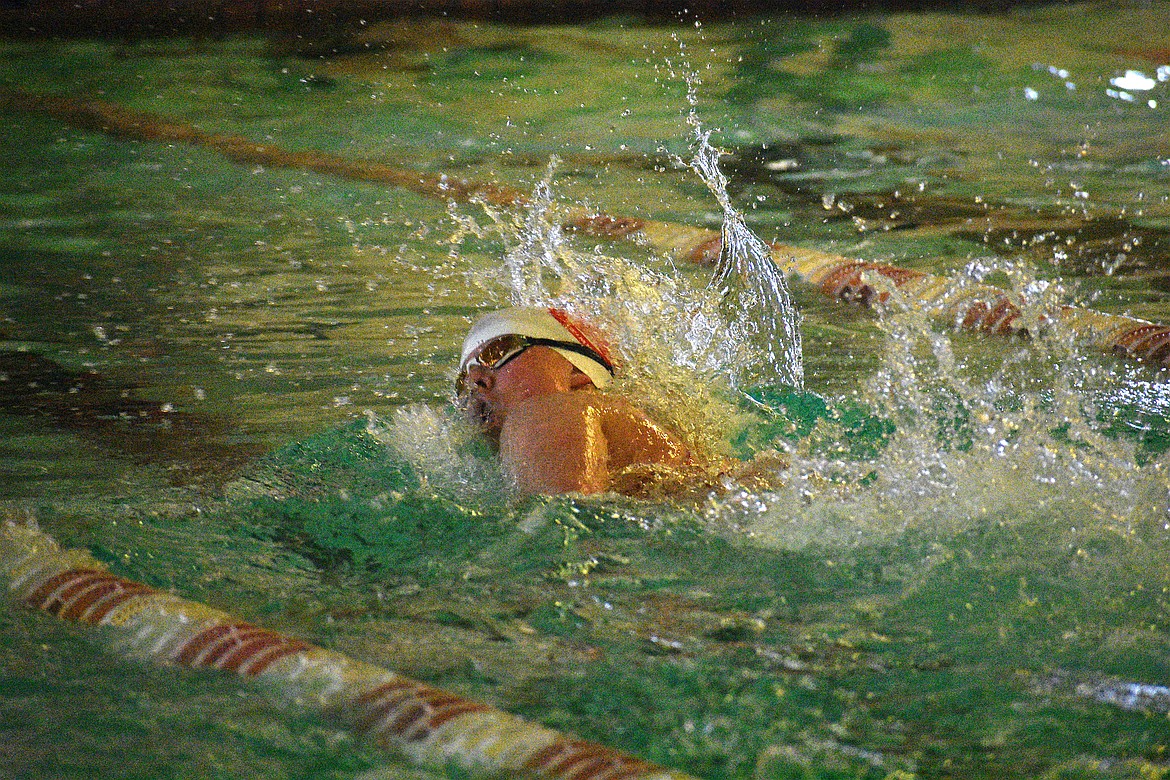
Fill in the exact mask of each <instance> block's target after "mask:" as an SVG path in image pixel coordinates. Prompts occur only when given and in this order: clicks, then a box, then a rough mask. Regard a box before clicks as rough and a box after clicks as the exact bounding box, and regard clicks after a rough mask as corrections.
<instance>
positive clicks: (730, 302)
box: [690, 111, 804, 389]
mask: <svg viewBox="0 0 1170 780" xmlns="http://www.w3.org/2000/svg"><path fill="white" fill-rule="evenodd" d="M690 122H691V125H692V127H693V128H694V133H695V142H694V145H693V152H694V153H693V156H692V158H691V162H690V167H691V169H692V170H693V171H695V173H697V174H698V175H699V177H700V178H701V179H702V180H703V182H704V184H706V185H707V189H709V190H710V191H711V193H712V194H713V195H714V196H715V199H716V200H717V201H718V202H719V205H720V207H721V208H722V209H723V226H722V244H721V247H720V252H719V263H718V265H717V266H716V268H715V274H714V276H713V277H712V280H711V288H712V289H713V290H715V291H716V293H717V294H718V295H719V298H720V300H721V306H720V310H721V311H722V312H723V315H724V317H725V319H726V321H727V325H728V328H729V330H730V331H731V333H732V334H733V337H734V340H735V341H736V342H738V343H742V344H745V345H748V346H749V349H747V350H744V354H742V355H740V356H738V358H739V359H738V360H736V361H735V363H734V365H735V366H736V368H735V372H734V374H733V382H734V384H735V385H736V386H737V387H740V388H744V387H748V386H751V385H761V384H762V385H768V386H771V385H775V384H776V383H777V382H779V383H781V384H785V385H788V386H790V387H794V388H797V389H799V388H802V387H804V357H803V350H802V345H801V333H800V314H799V312H798V311H797V309H796V306H795V305H793V303H792V296H791V294H790V293H789V291H788V283H787V282H786V281H785V279H784V273H783V271H781V270H780V269H779V268H778V267H777V266H776V263H775V262H774V261H773V259H772V252H771V250H770V249H769V248H768V246H767V244H765V243H764V242H763V241H762V240H761V239H760V238H759V236H757V235H756V234H755V233H753V232H752V231H751V229H750V228H749V227H748V226H747V224H746V222H744V218H743V214H741V213H740V212H739V211H738V210H737V209H736V208H735V206H733V205H732V203H731V198H730V196H729V195H728V193H727V178H726V177H725V176H724V175H723V172H722V171H721V170H720V169H719V157H720V155H721V154H722V152H721V151H720V150H719V149H717V148H715V147H714V146H712V145H711V131H704V130H703V128H702V125H701V124H700V123H699V121H698V119H697V118H696V117H695V114H694V112H693V111H692V112H691V114H690Z"/></svg>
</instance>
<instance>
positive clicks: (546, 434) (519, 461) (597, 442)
mask: <svg viewBox="0 0 1170 780" xmlns="http://www.w3.org/2000/svg"><path fill="white" fill-rule="evenodd" d="M500 459H501V461H502V465H503V467H504V472H505V473H506V474H507V475H508V476H509V477H510V478H511V480H512V481H513V482H514V483H515V485H516V488H517V489H518V490H519V491H520V492H521V493H525V494H529V495H551V494H557V493H573V492H577V493H600V492H602V491H604V490H606V489H607V488H608V486H609V450H608V447H607V444H606V437H605V435H604V434H603V432H602V426H601V415H600V414H599V413H598V411H597V409H596V408H595V407H593V406H592V405H591V404H590V403H588V402H587V401H586V399H582V398H578V397H577V394H576V393H557V394H554V395H550V396H544V397H539V398H530V399H528V400H527V401H525V402H524V403H522V404H519V405H517V407H516V408H514V409H513V410H512V411H511V412H510V413H509V414H508V418H507V420H505V422H504V425H503V427H502V428H501V429H500Z"/></svg>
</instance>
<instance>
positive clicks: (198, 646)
mask: <svg viewBox="0 0 1170 780" xmlns="http://www.w3.org/2000/svg"><path fill="white" fill-rule="evenodd" d="M0 578H2V579H3V581H4V582H5V583H6V584H7V590H8V592H9V596H10V598H11V600H13V601H15V602H17V603H19V604H22V605H24V606H27V607H31V608H33V609H38V610H41V611H44V612H48V613H49V614H52V615H55V616H57V617H58V618H60V619H62V620H69V621H74V622H76V623H81V624H84V625H89V626H94V627H102V628H103V630H104V631H105V632H106V635H107V636H109V637H112V647H113V648H114V649H115V650H116V651H118V652H120V653H121V654H123V655H125V656H127V657H130V658H134V659H138V660H146V661H151V662H154V663H157V664H161V665H174V666H184V667H187V668H190V669H214V670H219V671H222V672H228V673H234V674H236V675H239V676H240V677H243V678H246V679H249V680H253V681H255V682H256V683H258V684H260V685H262V686H263V687H264V688H265V689H266V690H268V691H269V692H270V693H275V694H276V695H277V698H278V700H282V701H287V702H293V703H295V704H296V705H297V706H298V708H300V709H302V710H309V711H314V712H316V713H318V714H319V715H321V716H323V717H325V718H327V719H328V720H330V721H334V722H340V723H341V724H342V725H344V726H345V727H346V728H348V729H350V730H352V731H353V732H354V733H355V734H356V735H358V736H360V737H362V738H364V739H365V740H366V741H367V742H368V743H370V744H373V745H376V746H377V747H379V748H382V749H385V750H388V751H391V752H393V753H394V754H396V755H399V756H405V757H406V758H407V759H408V760H410V761H411V762H413V763H416V764H420V765H425V766H432V767H436V768H446V767H452V766H454V767H458V768H460V769H462V770H463V771H465V772H468V773H471V774H473V775H476V776H501V775H503V776H510V777H511V776H524V777H534V778H546V779H547V780H694V779H693V778H691V776H690V775H687V774H685V773H683V772H678V771H675V770H671V769H666V768H663V767H660V766H657V765H655V764H651V763H649V762H647V761H643V760H642V759H639V758H635V757H633V756H630V755H627V754H623V753H620V752H618V751H616V750H613V749H611V748H608V747H605V746H604V745H600V744H597V743H593V742H588V741H585V740H580V739H575V738H572V737H569V736H566V735H564V734H561V733H559V732H557V731H554V730H553V729H549V728H545V727H544V726H540V725H538V724H535V723H532V722H529V721H526V720H524V719H522V718H519V717H517V716H515V715H511V714H509V713H507V712H504V711H503V710H500V709H497V708H495V707H492V706H490V705H487V704H484V703H482V702H478V701H473V700H471V699H467V698H464V697H462V696H459V695H457V694H454V693H450V692H447V691H444V690H440V689H438V688H434V687H432V686H430V685H427V684H426V683H422V682H419V681H417V680H413V679H410V678H408V677H404V676H402V675H399V674H396V673H394V672H392V671H390V670H387V669H384V668H382V667H379V666H375V665H372V664H368V663H365V662H363V661H360V660H357V659H354V658H350V657H348V656H346V655H344V654H342V653H338V652H334V651H332V650H327V649H325V648H321V647H316V646H314V645H311V644H309V643H307V642H304V641H301V640H300V639H296V638H293V637H287V636H284V635H282V634H280V633H277V632H275V631H271V630H269V629H266V628H262V627H260V626H256V625H252V624H251V623H248V622H245V621H242V620H240V619H238V618H237V617H234V616H232V615H231V614H229V613H227V612H224V611H222V610H219V609H215V608H214V607H210V606H207V605H205V604H201V603H199V602H195V601H189V600H187V599H184V598H181V597H179V596H176V595H174V594H171V593H166V592H164V591H160V590H157V589H155V588H152V587H149V586H147V585H143V584H141V583H138V582H134V581H132V580H128V579H125V578H123V577H118V576H116V575H114V574H111V573H110V572H109V571H107V570H106V568H105V567H104V566H103V565H102V564H101V563H100V562H99V561H97V560H96V559H95V558H93V556H91V555H90V554H89V553H88V552H87V551H85V550H78V549H66V550H63V549H61V547H60V546H59V545H58V544H57V542H56V541H55V540H54V539H52V538H51V537H50V536H48V535H47V534H44V533H42V532H40V531H38V530H35V529H33V528H30V527H28V526H24V525H17V524H15V523H12V522H8V523H4V524H3V526H0Z"/></svg>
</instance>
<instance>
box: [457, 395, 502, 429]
mask: <svg viewBox="0 0 1170 780" xmlns="http://www.w3.org/2000/svg"><path fill="white" fill-rule="evenodd" d="M463 410H464V413H465V414H466V415H467V421H468V422H470V423H471V424H472V425H474V426H475V427H476V428H479V429H480V431H481V432H483V433H489V434H490V433H493V432H495V431H497V430H499V427H500V426H499V423H498V421H496V420H495V419H494V415H493V414H492V407H491V404H489V403H488V402H487V401H486V400H484V399H483V398H480V397H479V396H477V395H474V394H473V395H471V396H469V397H468V398H467V399H466V400H465V401H464V403H463Z"/></svg>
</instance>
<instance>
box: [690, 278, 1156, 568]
mask: <svg viewBox="0 0 1170 780" xmlns="http://www.w3.org/2000/svg"><path fill="white" fill-rule="evenodd" d="M980 262H981V265H983V266H991V267H993V269H994V270H996V271H1000V272H1005V269H1006V271H1007V272H1010V275H1011V276H1012V278H1013V281H1014V282H1015V284H1016V293H1017V296H1018V300H1019V301H1020V302H1021V305H1022V307H1023V313H1022V316H1023V317H1024V318H1026V319H1027V320H1028V321H1029V322H1033V323H1038V322H1041V321H1044V320H1047V321H1053V318H1051V317H1050V316H1045V315H1046V314H1050V310H1051V307H1052V306H1055V305H1059V302H1058V300H1055V299H1052V298H1049V297H1048V296H1047V295H1046V294H1044V293H1045V292H1047V288H1045V287H1044V285H1038V284H1037V283H1036V282H1035V280H1034V279H1032V278H1031V276H1030V275H1029V274H1028V273H1027V272H1026V271H1025V270H1024V269H1022V268H1020V267H1019V266H1018V265H1013V264H1011V263H1000V262H997V261H980ZM986 270H987V269H986V268H973V269H972V274H973V276H974V277H975V279H976V280H978V279H979V278H981V277H982V275H983V274H984V271H986ZM866 281H867V283H869V284H872V285H874V287H875V289H876V290H877V291H878V292H879V293H881V294H884V295H885V296H888V298H886V300H887V305H886V307H885V308H884V309H883V310H880V311H879V318H878V321H877V324H878V326H879V327H880V329H881V330H882V331H884V333H885V334H886V340H885V352H884V354H883V356H882V360H881V363H880V365H879V367H878V369H877V371H876V372H875V373H874V374H873V375H872V376H871V377H870V379H869V381H868V382H867V383H866V384H865V385H864V386H863V387H862V388H860V389H859V391H858V392H857V394H856V397H855V398H854V399H850V400H852V401H853V402H855V403H857V404H859V405H860V406H861V407H862V408H863V409H865V410H866V413H867V414H870V415H872V418H873V419H882V420H888V421H892V422H893V424H894V426H895V427H894V433H893V434H892V435H891V436H890V438H889V440H888V441H886V442H885V443H884V444H883V446H881V448H880V450H879V451H878V452H877V453H876V454H874V455H870V456H866V457H851V456H850V455H849V454H848V452H847V451H845V450H847V448H845V447H834V446H828V447H826V446H824V444H825V443H826V442H828V443H829V444H830V445H833V444H843V443H846V442H847V441H848V436H849V433H848V432H847V431H845V430H843V429H842V428H840V427H839V426H835V425H834V424H833V423H832V422H831V421H830V420H825V421H823V425H821V426H818V428H817V429H814V430H813V432H812V433H811V434H810V435H808V436H806V437H804V438H803V439H801V440H800V441H797V442H794V443H793V444H792V446H791V448H790V452H791V460H792V462H791V465H790V469H789V472H788V479H787V482H786V483H785V485H784V486H783V487H782V488H780V489H778V490H776V491H774V492H772V493H769V494H766V495H760V496H750V495H748V494H746V493H740V494H736V495H733V496H730V497H728V498H727V499H723V500H716V501H712V502H711V505H710V507H709V510H708V517H709V519H710V520H711V522H712V524H713V525H714V526H716V527H722V528H727V529H730V530H731V531H732V532H734V534H735V535H737V536H742V535H744V534H748V535H751V536H753V537H754V538H756V539H757V540H759V541H761V542H762V543H764V544H767V545H770V546H777V547H782V548H792V549H800V548H804V547H808V546H810V545H811V546H824V547H829V548H833V547H837V548H840V547H852V546H856V545H873V544H880V543H882V542H883V540H888V539H892V538H896V537H898V536H900V535H902V534H904V533H906V532H907V531H908V530H914V531H917V532H925V533H930V534H943V535H946V534H952V533H958V532H963V531H966V530H971V529H977V528H981V527H984V526H985V525H987V524H989V523H995V524H998V525H1000V526H1002V525H1005V524H1011V525H1013V526H1020V527H1027V526H1032V527H1034V528H1050V527H1053V524H1055V527H1056V528H1062V527H1063V528H1064V529H1067V530H1066V537H1067V543H1068V544H1069V545H1071V546H1072V549H1076V546H1077V545H1078V544H1080V543H1081V542H1080V541H1079V540H1080V539H1081V538H1084V536H1085V535H1092V534H1098V535H1099V534H1109V535H1117V536H1119V537H1125V538H1131V537H1133V536H1134V535H1135V534H1152V535H1163V534H1164V533H1165V531H1166V530H1168V529H1170V524H1168V523H1167V517H1168V514H1167V513H1168V507H1167V495H1168V493H1167V491H1168V489H1170V479H1168V467H1170V459H1168V458H1167V456H1165V455H1163V456H1162V457H1161V458H1159V459H1157V460H1154V461H1152V462H1148V463H1146V464H1145V465H1142V458H1141V457H1139V455H1138V452H1137V445H1136V444H1135V443H1134V442H1133V441H1130V440H1126V439H1124V438H1118V437H1117V436H1115V435H1108V434H1107V433H1106V432H1105V429H1106V428H1107V427H1108V425H1109V424H1110V420H1111V419H1113V415H1111V414H1109V410H1108V408H1107V405H1106V404H1107V401H1106V400H1104V399H1108V398H1111V397H1121V396H1124V394H1125V393H1124V392H1123V391H1124V390H1125V389H1126V388H1130V389H1132V388H1133V386H1134V383H1133V382H1132V378H1131V377H1129V376H1127V375H1126V374H1125V373H1123V372H1121V371H1116V370H1109V368H1108V366H1105V367H1102V366H1101V365H1100V363H1099V361H1097V360H1095V359H1093V358H1087V357H1086V356H1083V355H1081V354H1080V353H1079V351H1078V349H1077V346H1076V344H1075V341H1074V340H1073V339H1071V338H1069V337H1067V334H1063V333H1061V332H1059V330H1056V329H1048V330H1045V329H1043V328H1040V327H1037V328H1036V329H1035V330H1034V332H1033V333H1034V335H1033V337H1032V339H1031V340H1030V341H1027V342H1015V343H1014V344H1011V343H1005V344H1003V345H1002V346H1001V347H1000V348H999V350H998V351H997V353H996V355H993V356H991V358H992V360H990V361H988V360H987V358H988V356H987V355H983V356H981V357H979V358H977V359H974V360H971V361H969V362H968V361H966V360H964V359H963V358H962V354H963V353H964V345H963V344H962V343H961V342H962V340H963V337H962V336H961V335H956V334H953V333H951V332H948V331H941V332H940V331H938V330H936V329H935V328H934V327H932V323H931V318H930V316H929V313H928V312H924V311H922V310H921V309H920V308H917V307H915V306H914V305H913V304H912V303H911V302H909V301H907V300H905V299H903V298H902V297H901V296H900V294H899V292H898V291H897V289H896V288H895V287H894V285H893V284H892V283H890V282H888V280H883V279H882V278H880V277H879V276H878V275H874V276H873V278H867V279H866ZM962 284H963V283H962V281H959V282H957V286H958V287H961V286H962ZM966 346H967V347H970V345H966ZM979 346H983V345H979ZM842 402H845V399H838V403H842Z"/></svg>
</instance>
